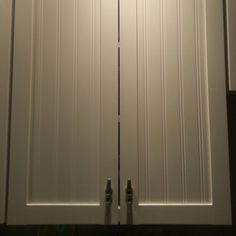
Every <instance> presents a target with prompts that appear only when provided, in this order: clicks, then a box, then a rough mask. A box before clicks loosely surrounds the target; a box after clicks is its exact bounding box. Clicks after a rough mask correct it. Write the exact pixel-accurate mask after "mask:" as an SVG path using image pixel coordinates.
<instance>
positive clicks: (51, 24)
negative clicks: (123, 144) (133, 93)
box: [7, 0, 118, 224]
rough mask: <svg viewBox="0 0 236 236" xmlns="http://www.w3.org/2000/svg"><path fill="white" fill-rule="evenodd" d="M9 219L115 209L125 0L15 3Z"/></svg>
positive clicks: (97, 219)
mask: <svg viewBox="0 0 236 236" xmlns="http://www.w3.org/2000/svg"><path fill="white" fill-rule="evenodd" d="M15 19H16V25H15V44H14V50H15V53H14V69H13V109H12V111H13V113H12V134H11V137H12V138H11V156H10V190H9V194H10V195H9V205H8V219H7V223H8V224H104V223H105V221H104V219H105V203H104V200H105V185H106V180H107V179H108V178H111V180H112V187H113V205H112V209H111V214H112V223H117V222H118V218H117V217H118V210H117V199H118V197H117V183H118V180H117V178H118V170H117V153H118V150H117V143H118V133H117V106H118V94H117V91H118V88H117V86H118V85H117V76H118V50H117V38H118V35H117V34H118V28H117V27H118V4H117V0H99V1H97V0H51V1H47V0H39V1H38V0H33V1H32V0H21V1H16V12H15Z"/></svg>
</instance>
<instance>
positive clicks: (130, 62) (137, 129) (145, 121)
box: [120, 0, 231, 224]
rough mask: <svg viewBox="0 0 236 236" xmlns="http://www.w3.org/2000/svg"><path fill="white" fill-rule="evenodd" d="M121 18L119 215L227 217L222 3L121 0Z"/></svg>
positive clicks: (192, 219) (159, 219)
mask: <svg viewBox="0 0 236 236" xmlns="http://www.w3.org/2000/svg"><path fill="white" fill-rule="evenodd" d="M120 19H121V43H120V47H121V118H120V122H121V222H122V223H123V224H125V223H126V222H132V221H133V223H134V224H230V222H231V214H230V189H229V167H228V143H227V119H226V89H225V68H224V65H225V63H224V34H223V9H222V1H221V0H138V1H137V0H129V1H127V0H121V18H120ZM129 178H130V179H131V181H132V187H133V195H134V196H133V205H132V214H130V215H129V217H128V219H127V212H129V211H130V209H129V208H126V207H127V204H126V196H125V188H126V182H127V179H129Z"/></svg>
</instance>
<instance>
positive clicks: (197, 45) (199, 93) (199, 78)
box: [194, 0, 205, 202]
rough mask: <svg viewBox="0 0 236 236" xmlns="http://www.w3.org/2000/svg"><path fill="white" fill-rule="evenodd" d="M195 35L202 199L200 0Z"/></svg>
mask: <svg viewBox="0 0 236 236" xmlns="http://www.w3.org/2000/svg"><path fill="white" fill-rule="evenodd" d="M194 9H195V12H194V14H195V37H196V46H195V47H196V72H197V96H198V104H197V108H198V130H199V133H198V135H199V153H200V155H199V161H200V179H201V201H202V202H204V200H205V197H204V196H205V188H204V181H205V180H204V176H203V175H204V163H203V147H202V142H203V130H202V99H201V74H200V72H201V68H200V61H199V60H200V55H199V50H200V49H199V48H200V45H199V1H198V0H195V6H194Z"/></svg>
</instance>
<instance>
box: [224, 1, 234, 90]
mask: <svg viewBox="0 0 236 236" xmlns="http://www.w3.org/2000/svg"><path fill="white" fill-rule="evenodd" d="M226 16H227V38H228V70H229V90H231V91H236V27H235V22H236V1H235V0H226Z"/></svg>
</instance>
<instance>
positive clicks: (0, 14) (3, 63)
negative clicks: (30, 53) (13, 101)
mask: <svg viewBox="0 0 236 236" xmlns="http://www.w3.org/2000/svg"><path fill="white" fill-rule="evenodd" d="M11 12H12V0H0V186H1V187H0V223H3V222H4V216H5V213H4V209H5V192H6V191H5V190H6V166H7V140H8V137H7V136H8V118H9V116H8V114H9V85H10V83H9V82H10V67H11V65H10V64H11V63H10V57H11V23H12V15H11Z"/></svg>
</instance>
